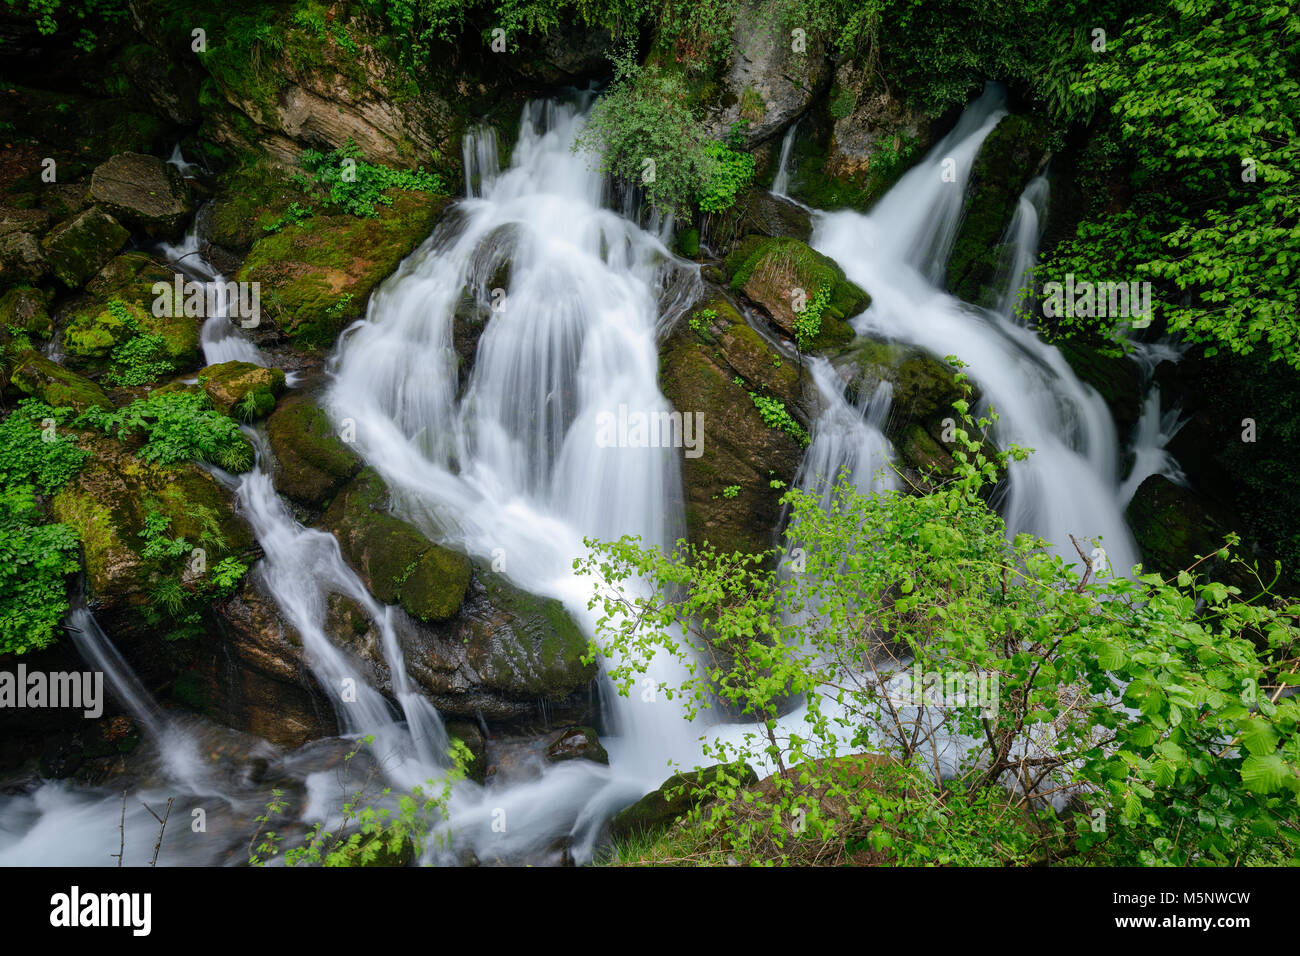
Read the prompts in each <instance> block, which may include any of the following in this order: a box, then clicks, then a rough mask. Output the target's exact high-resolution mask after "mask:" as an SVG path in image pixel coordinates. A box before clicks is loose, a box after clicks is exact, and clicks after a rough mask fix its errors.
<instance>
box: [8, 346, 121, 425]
mask: <svg viewBox="0 0 1300 956" xmlns="http://www.w3.org/2000/svg"><path fill="white" fill-rule="evenodd" d="M9 380H10V382H11V384H12V385H13V387H14V388H16V389H17V390H18V391H20V392H22V393H23V394H24V395H30V396H33V397H35V398H39V399H40V400H41V401H43V402H45V403H46V404H47V405H52V406H54V407H55V408H60V407H64V406H67V407H69V408H75V409H76V410H77V411H79V412H83V411H85V410H86V409H87V408H90V407H92V406H95V407H98V408H104V409H111V408H112V407H113V403H112V402H111V401H110V400H109V398H108V396H107V395H105V394H104V390H103V389H102V388H100V387H99V386H98V385H96V384H95V383H94V382H92V381H90V379H88V378H83V377H82V376H80V375H78V374H77V373H76V372H71V371H69V370H68V369H66V368H64V367H63V366H62V365H59V364H58V363H56V362H51V361H50V360H49V359H47V358H45V356H43V355H40V354H39V353H37V352H33V351H31V350H27V351H24V352H19V353H18V354H17V355H16V356H15V357H14V359H13V365H12V366H11V368H10V373H9Z"/></svg>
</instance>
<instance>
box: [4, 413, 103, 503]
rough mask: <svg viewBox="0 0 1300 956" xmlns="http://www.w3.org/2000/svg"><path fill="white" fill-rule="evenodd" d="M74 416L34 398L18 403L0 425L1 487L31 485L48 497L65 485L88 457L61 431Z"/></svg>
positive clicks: (69, 435) (69, 436)
mask: <svg viewBox="0 0 1300 956" xmlns="http://www.w3.org/2000/svg"><path fill="white" fill-rule="evenodd" d="M74 414H75V412H73V410H72V409H70V408H51V407H50V406H49V405H46V404H45V403H44V402H42V401H40V400H39V399H35V398H27V399H23V401H21V402H19V403H18V405H17V407H15V408H14V410H13V411H12V412H10V413H9V416H8V417H7V418H5V419H4V421H0V485H4V486H13V485H27V484H29V485H34V486H35V487H36V490H37V491H39V492H40V493H41V494H45V495H49V494H53V493H54V492H56V491H58V490H59V489H60V488H62V487H63V486H64V485H65V484H67V482H68V479H70V478H71V477H72V476H73V475H75V474H76V473H77V472H78V471H80V470H81V466H82V464H83V463H84V462H85V460H86V458H87V455H88V453H87V452H85V451H83V450H82V449H81V448H79V447H77V443H76V440H75V439H74V438H73V437H72V436H71V434H69V433H68V432H67V431H65V430H62V429H61V426H63V425H67V424H69V422H70V420H71V419H72V416H73V415H74Z"/></svg>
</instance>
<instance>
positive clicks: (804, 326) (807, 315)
mask: <svg viewBox="0 0 1300 956" xmlns="http://www.w3.org/2000/svg"><path fill="white" fill-rule="evenodd" d="M832 291H834V290H833V289H832V287H831V286H828V285H824V286H822V287H821V288H820V289H818V290H817V291H816V292H814V293H813V297H812V298H811V299H809V300H808V302H807V303H806V304H805V305H804V308H803V311H801V312H797V313H795V317H794V341H795V344H796V345H798V346H799V349H800V351H804V352H806V351H808V349H809V348H811V346H812V343H813V342H814V341H816V339H817V336H818V335H820V334H821V331H822V310H823V309H825V308H826V306H828V305H830V301H831V292H832Z"/></svg>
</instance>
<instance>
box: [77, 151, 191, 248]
mask: <svg viewBox="0 0 1300 956" xmlns="http://www.w3.org/2000/svg"><path fill="white" fill-rule="evenodd" d="M90 199H91V201H92V202H95V203H98V204H99V205H100V206H102V207H103V208H104V209H105V210H106V211H107V212H109V213H110V214H111V215H113V216H114V217H115V218H116V219H117V220H118V221H119V222H122V223H125V224H126V225H128V226H130V227H131V228H133V229H138V230H140V231H141V232H143V233H145V234H146V235H148V236H151V237H153V238H160V237H169V236H175V235H177V234H179V233H180V232H182V231H183V230H184V226H185V222H186V220H188V219H189V217H190V213H191V212H192V210H193V204H192V203H191V202H190V198H189V195H188V194H187V192H186V190H185V184H184V182H183V181H182V180H181V176H180V173H179V172H178V171H177V169H176V167H175V166H171V165H169V164H167V163H164V162H163V161H162V160H161V159H159V158H158V157H156V156H146V155H144V154H142V153H118V154H117V155H116V156H113V157H112V158H111V159H109V160H108V161H107V162H104V163H101V164H100V165H99V166H97V167H95V171H94V173H93V174H92V175H91V177H90Z"/></svg>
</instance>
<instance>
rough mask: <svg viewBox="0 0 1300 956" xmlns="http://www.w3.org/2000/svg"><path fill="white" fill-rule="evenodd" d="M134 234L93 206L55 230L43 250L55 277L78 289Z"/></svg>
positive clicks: (42, 247)
mask: <svg viewBox="0 0 1300 956" xmlns="http://www.w3.org/2000/svg"><path fill="white" fill-rule="evenodd" d="M130 236H131V234H130V233H129V232H128V231H127V230H126V229H125V228H124V227H123V226H122V224H121V223H119V222H118V221H117V220H116V219H114V218H113V217H112V216H110V215H109V214H108V213H106V212H105V211H104V210H102V209H100V208H99V207H98V206H91V207H90V208H89V209H87V210H86V211H85V212H82V213H79V214H78V215H76V216H74V217H73V218H72V219H69V220H68V221H67V222H65V223H62V224H60V225H59V226H57V227H56V228H55V229H53V230H52V231H51V232H50V233H49V235H47V236H46V237H45V238H44V239H42V240H41V250H42V252H43V253H44V258H45V260H46V261H47V262H48V263H49V265H50V270H51V271H52V272H53V273H54V275H55V277H56V278H57V279H58V280H59V281H60V282H62V283H63V284H64V285H66V286H67V287H68V288H70V289H79V288H81V287H82V286H83V285H85V284H86V282H88V281H89V280H90V279H91V278H92V277H93V276H94V275H95V273H97V272H99V270H100V269H102V268H103V267H104V266H106V265H107V264H108V262H109V260H111V259H112V258H113V256H115V255H116V254H117V251H118V250H119V249H121V248H122V246H124V245H125V244H126V240H127V239H129V238H130Z"/></svg>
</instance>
